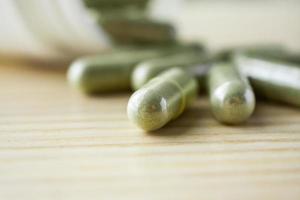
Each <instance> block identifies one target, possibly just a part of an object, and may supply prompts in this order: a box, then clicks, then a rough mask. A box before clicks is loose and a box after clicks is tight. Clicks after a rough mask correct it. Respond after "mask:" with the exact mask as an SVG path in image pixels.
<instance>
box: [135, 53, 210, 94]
mask: <svg viewBox="0 0 300 200" xmlns="http://www.w3.org/2000/svg"><path fill="white" fill-rule="evenodd" d="M204 60H205V56H204V53H203V51H199V50H193V51H190V52H183V53H177V54H175V55H170V56H166V57H162V58H155V59H150V60H147V61H144V62H141V63H139V64H138V65H137V66H136V67H135V69H134V70H133V72H132V75H131V87H132V89H134V90H137V89H139V88H141V87H142V86H143V85H145V84H146V83H147V82H148V81H149V80H151V79H152V78H154V77H155V76H157V75H159V74H160V73H162V72H163V71H166V70H168V69H170V68H172V67H178V66H180V67H181V68H187V67H188V66H193V65H195V64H198V63H201V62H203V61H204Z"/></svg>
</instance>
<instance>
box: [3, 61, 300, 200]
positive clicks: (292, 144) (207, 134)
mask: <svg viewBox="0 0 300 200" xmlns="http://www.w3.org/2000/svg"><path fill="white" fill-rule="evenodd" d="M129 95H130V94H129V93H128V94H127V93H124V94H112V95H103V96H98V97H86V96H83V95H81V94H78V93H77V92H74V91H72V90H71V89H70V88H69V87H68V85H67V83H66V79H65V72H64V70H55V69H53V68H47V66H46V64H35V65H33V64H30V63H29V64H28V63H27V64H11V63H2V64H1V65H0V199H1V200H12V199H13V200H15V199H16V200H19V199H22V200H25V199H30V200H41V199H43V200H48V199H49V200H50V199H51V200H56V199H58V200H66V199H110V200H112V199H122V200H124V199H125V200H127V199H128V200H129V199H130V200H135V199H136V200H142V199H147V200H148V199H149V200H177V199H178V200H199V199H214V200H219V199H230V200H232V199H239V200H240V199H256V200H258V199H261V200H267V199H268V200H269V199H272V200H273V199H278V200H279V199H288V200H299V199H300V110H299V109H298V110H297V109H295V108H292V107H287V106H283V105H276V104H271V103H261V102H260V103H258V105H257V109H256V112H255V114H254V116H253V117H252V118H251V119H250V121H249V122H248V123H247V124H245V125H242V126H237V127H230V126H223V125H220V124H219V123H217V122H216V121H215V120H214V119H213V117H212V116H211V114H210V110H209V105H208V102H207V99H206V98H205V97H203V96H202V97H199V100H198V101H197V103H196V104H195V105H194V106H193V107H192V108H191V109H190V110H189V111H187V112H186V113H185V114H184V115H183V116H182V117H180V118H179V119H178V120H176V121H174V122H172V123H170V124H169V125H168V126H167V127H165V128H163V129H161V130H160V131H157V132H155V133H152V134H147V133H144V132H143V131H141V130H139V129H138V128H136V127H135V126H134V125H133V124H131V123H130V122H129V121H128V119H127V116H126V104H127V100H128V98H129Z"/></svg>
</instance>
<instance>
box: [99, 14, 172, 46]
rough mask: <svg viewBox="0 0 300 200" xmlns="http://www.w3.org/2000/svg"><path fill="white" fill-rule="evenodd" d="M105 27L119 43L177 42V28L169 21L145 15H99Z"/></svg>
mask: <svg viewBox="0 0 300 200" xmlns="http://www.w3.org/2000/svg"><path fill="white" fill-rule="evenodd" d="M98 21H99V23H100V25H101V26H102V27H103V29H104V30H105V31H106V32H107V33H108V34H109V35H110V37H111V38H112V40H113V41H114V42H115V43H118V44H151V45H153V44H170V43H175V42H176V30H175V28H174V26H172V25H171V24H169V23H165V22H160V21H154V20H151V19H148V18H147V17H145V16H140V15H134V14H120V15H107V16H102V17H101V16H99V17H98Z"/></svg>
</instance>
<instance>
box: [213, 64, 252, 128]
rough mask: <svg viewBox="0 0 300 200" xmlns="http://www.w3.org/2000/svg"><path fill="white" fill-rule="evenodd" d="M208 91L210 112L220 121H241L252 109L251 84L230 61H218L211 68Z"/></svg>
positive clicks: (235, 122) (237, 122) (231, 122)
mask: <svg viewBox="0 0 300 200" xmlns="http://www.w3.org/2000/svg"><path fill="white" fill-rule="evenodd" d="M208 91H209V98H210V104H211V109H212V113H213V115H214V117H215V118H216V119H217V120H218V121H220V122H222V123H225V124H239V123H242V122H244V121H246V120H247V119H248V118H249V117H250V115H251V114H252V112H253V110H254V107H255V97H254V94H253V91H252V88H251V86H250V85H249V83H248V81H247V79H246V78H244V77H243V76H242V75H241V74H240V73H239V71H238V70H237V68H235V67H234V66H233V65H232V64H230V63H218V64H215V65H214V66H213V67H212V68H211V70H210V72H209V75H208Z"/></svg>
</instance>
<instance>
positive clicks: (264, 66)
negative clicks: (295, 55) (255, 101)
mask: <svg viewBox="0 0 300 200" xmlns="http://www.w3.org/2000/svg"><path fill="white" fill-rule="evenodd" d="M234 61H235V63H236V65H237V66H238V67H239V68H240V70H241V72H242V73H244V74H245V75H246V76H248V77H249V80H250V82H251V85H252V86H253V89H254V90H255V92H256V93H257V94H258V95H259V96H262V97H265V98H267V99H270V100H274V101H277V102H282V103H286V104H290V105H294V106H300V65H295V64H290V63H289V64H288V63H285V62H278V61H274V60H270V59H262V58H257V57H251V56H247V55H245V54H236V55H235V57H234Z"/></svg>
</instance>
